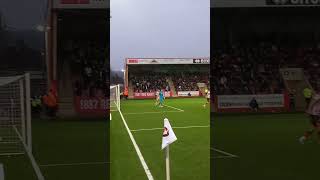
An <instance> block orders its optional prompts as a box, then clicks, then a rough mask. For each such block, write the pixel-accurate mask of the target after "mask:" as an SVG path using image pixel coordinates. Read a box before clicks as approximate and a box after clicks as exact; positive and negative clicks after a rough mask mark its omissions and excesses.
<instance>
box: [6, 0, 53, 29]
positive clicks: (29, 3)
mask: <svg viewBox="0 0 320 180" xmlns="http://www.w3.org/2000/svg"><path fill="white" fill-rule="evenodd" d="M46 1H47V0H0V13H2V14H3V16H4V19H5V23H6V25H7V26H9V27H11V28H14V29H18V30H21V29H23V30H25V29H28V30H30V29H35V27H36V26H37V25H38V24H42V23H43V17H44V10H45V6H46V5H45V4H46Z"/></svg>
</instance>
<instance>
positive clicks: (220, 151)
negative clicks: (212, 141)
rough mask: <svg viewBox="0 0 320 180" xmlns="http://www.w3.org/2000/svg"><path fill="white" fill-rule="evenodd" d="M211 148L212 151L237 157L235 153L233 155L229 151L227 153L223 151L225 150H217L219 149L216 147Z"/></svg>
mask: <svg viewBox="0 0 320 180" xmlns="http://www.w3.org/2000/svg"><path fill="white" fill-rule="evenodd" d="M210 149H211V150H214V151H217V152H219V153H221V154H225V155H228V156H230V157H238V156H237V155H234V154H231V153H228V152H225V151H222V150H219V149H216V148H210Z"/></svg>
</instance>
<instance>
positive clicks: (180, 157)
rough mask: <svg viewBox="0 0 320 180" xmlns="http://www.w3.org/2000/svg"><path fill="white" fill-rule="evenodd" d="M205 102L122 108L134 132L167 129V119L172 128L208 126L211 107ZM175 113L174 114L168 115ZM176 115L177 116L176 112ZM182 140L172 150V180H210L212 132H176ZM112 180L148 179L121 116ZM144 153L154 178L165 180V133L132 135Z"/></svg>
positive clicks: (115, 127) (114, 132)
mask: <svg viewBox="0 0 320 180" xmlns="http://www.w3.org/2000/svg"><path fill="white" fill-rule="evenodd" d="M205 101H206V100H205V99H204V98H190V99H167V100H166V101H165V104H166V105H169V106H172V107H176V108H179V109H182V110H184V112H179V111H178V110H176V109H173V108H170V107H163V108H159V107H155V106H154V100H127V101H123V102H122V104H121V108H122V113H123V115H124V118H125V120H126V122H127V124H128V126H129V128H130V129H131V130H137V129H151V128H163V119H164V117H167V118H168V119H169V120H170V123H171V126H172V127H186V126H208V125H209V120H210V117H209V110H210V109H209V107H207V108H204V107H203V106H202V105H203V104H204V103H205ZM168 111H171V112H168ZM172 111H174V112H172ZM174 131H175V134H176V136H177V138H178V140H177V141H176V142H175V143H173V144H172V145H171V146H170V161H171V178H172V179H176V180H184V179H188V180H193V179H194V180H196V179H197V180H198V179H203V180H205V179H209V178H210V128H208V127H205V128H189V129H178V128H176V129H174ZM110 133H111V137H110V138H111V154H110V157H111V179H112V180H143V179H147V176H146V174H145V171H144V169H143V167H142V165H141V163H140V160H139V158H138V155H137V153H136V151H135V149H134V147H133V144H132V142H131V140H130V138H129V135H128V133H127V131H126V129H125V127H124V124H123V122H122V119H121V117H120V115H119V113H118V112H113V113H112V121H111V132H110ZM132 134H133V136H134V138H135V140H136V142H137V144H138V146H139V148H140V150H141V153H142V155H143V157H144V159H145V161H146V163H147V165H148V167H149V169H150V171H151V173H152V175H153V177H154V179H156V180H157V179H165V159H164V151H161V140H162V129H159V130H152V131H135V132H134V131H132Z"/></svg>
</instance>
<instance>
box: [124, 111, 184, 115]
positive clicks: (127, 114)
mask: <svg viewBox="0 0 320 180" xmlns="http://www.w3.org/2000/svg"><path fill="white" fill-rule="evenodd" d="M164 112H165V113H177V112H182V111H161V112H140V113H123V114H125V115H135V114H161V113H164Z"/></svg>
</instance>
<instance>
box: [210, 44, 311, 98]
mask: <svg viewBox="0 0 320 180" xmlns="http://www.w3.org/2000/svg"><path fill="white" fill-rule="evenodd" d="M304 57H305V56H304V55H303V53H302V51H301V49H300V48H288V47H285V48H284V47H280V46H278V45H275V44H272V43H259V44H256V45H253V46H252V45H251V46H249V47H248V46H247V47H246V46H243V45H240V46H236V45H234V46H232V47H230V48H226V49H222V50H219V51H216V53H215V54H213V55H212V62H211V63H213V70H212V77H213V82H212V83H213V87H214V91H215V93H217V94H272V93H282V92H283V91H284V90H285V87H284V83H283V80H282V78H281V75H280V71H279V69H280V68H282V67H300V66H299V63H301V62H302V60H303V58H304Z"/></svg>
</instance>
